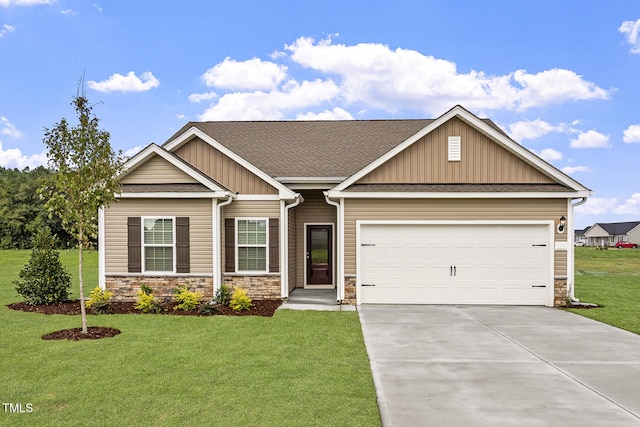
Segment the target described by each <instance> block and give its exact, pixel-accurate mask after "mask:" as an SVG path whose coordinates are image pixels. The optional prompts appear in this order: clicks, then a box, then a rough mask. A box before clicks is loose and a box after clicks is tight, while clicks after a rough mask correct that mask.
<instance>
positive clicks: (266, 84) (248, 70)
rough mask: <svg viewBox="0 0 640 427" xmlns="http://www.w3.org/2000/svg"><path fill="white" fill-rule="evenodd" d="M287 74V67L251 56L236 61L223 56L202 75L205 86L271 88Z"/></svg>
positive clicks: (251, 88)
mask: <svg viewBox="0 0 640 427" xmlns="http://www.w3.org/2000/svg"><path fill="white" fill-rule="evenodd" d="M286 76H287V67H285V66H284V65H278V64H276V63H273V62H268V61H262V60H260V59H258V58H253V59H250V60H248V61H243V62H238V61H235V60H233V59H230V58H228V57H227V58H225V59H224V61H222V63H220V64H217V65H215V66H214V67H213V68H210V69H208V70H207V71H206V72H205V73H204V74H203V75H202V79H203V80H204V82H205V84H206V85H207V86H214V87H224V88H226V89H232V90H272V89H275V88H277V87H278V85H279V84H280V83H281V82H282V81H283V80H284V79H285V77H286Z"/></svg>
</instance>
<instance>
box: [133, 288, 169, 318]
mask: <svg viewBox="0 0 640 427" xmlns="http://www.w3.org/2000/svg"><path fill="white" fill-rule="evenodd" d="M137 295H138V298H137V299H136V305H134V306H133V308H135V309H136V310H140V311H141V312H143V313H151V312H155V313H158V312H160V311H161V310H162V302H161V301H160V300H158V299H157V298H156V297H155V296H154V295H153V290H152V289H151V288H150V287H149V286H147V285H144V284H143V285H141V286H140V289H138V292H137Z"/></svg>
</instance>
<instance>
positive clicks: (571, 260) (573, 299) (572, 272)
mask: <svg viewBox="0 0 640 427" xmlns="http://www.w3.org/2000/svg"><path fill="white" fill-rule="evenodd" d="M586 201H587V198H586V197H583V198H582V199H581V200H580V201H579V202H577V203H574V204H572V205H571V209H570V210H569V215H570V218H569V219H570V222H569V223H570V224H571V230H572V231H573V230H574V226H573V210H574V209H575V207H576V206H580V205H583V204H585V202H586ZM567 237H568V236H567ZM567 240H568V239H567ZM570 247H571V256H570V257H567V262H568V263H569V264H570V268H568V270H569V271H568V273H569V274H568V277H569V278H570V280H571V283H569V299H570V300H571V302H580V300H579V299H578V298H576V296H575V288H576V287H575V280H576V279H575V246H574V242H572V243H571V246H570Z"/></svg>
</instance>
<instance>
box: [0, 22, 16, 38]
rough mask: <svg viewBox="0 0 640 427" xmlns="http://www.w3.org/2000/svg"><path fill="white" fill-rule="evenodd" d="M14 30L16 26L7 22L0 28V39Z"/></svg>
mask: <svg viewBox="0 0 640 427" xmlns="http://www.w3.org/2000/svg"><path fill="white" fill-rule="evenodd" d="M15 30H16V27H14V26H12V25H9V24H4V25H3V26H2V28H0V39H1V38H3V37H5V36H6V35H7V34H11V33H13V32H14V31H15Z"/></svg>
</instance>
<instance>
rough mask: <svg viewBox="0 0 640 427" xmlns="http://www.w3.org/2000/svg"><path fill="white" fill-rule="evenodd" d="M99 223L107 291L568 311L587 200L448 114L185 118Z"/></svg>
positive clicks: (565, 181) (508, 142)
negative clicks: (580, 206)
mask: <svg viewBox="0 0 640 427" xmlns="http://www.w3.org/2000/svg"><path fill="white" fill-rule="evenodd" d="M120 181H121V184H122V187H121V189H122V192H121V194H120V195H119V199H118V201H117V202H115V203H113V204H111V206H110V207H109V208H107V209H104V210H101V211H100V212H99V225H100V227H99V228H100V236H99V237H100V238H99V242H100V247H99V250H100V264H99V270H100V271H99V274H100V285H101V286H102V287H103V288H107V289H109V290H112V291H113V292H114V293H115V294H116V296H117V297H118V298H121V299H125V298H134V297H135V292H136V290H137V289H138V288H139V286H140V284H141V283H145V284H147V285H149V286H151V287H152V288H154V289H155V290H156V293H164V294H166V295H169V294H170V292H171V289H172V288H174V287H175V286H176V285H177V284H179V283H185V282H187V283H189V285H190V286H191V287H193V288H195V289H199V290H201V291H203V292H204V293H205V295H206V296H208V297H210V296H211V295H212V294H213V293H214V290H215V289H217V288H218V287H219V286H220V285H221V284H223V283H226V284H229V285H230V286H240V287H243V288H245V289H247V290H248V291H249V295H250V296H252V297H253V298H287V297H288V295H289V294H290V293H291V292H293V291H295V290H296V289H297V288H316V289H325V288H326V289H333V290H334V291H335V295H336V301H337V302H338V303H345V304H363V303H398V304H452V303H453V304H518V305H522V304H527V305H547V306H554V305H562V304H564V302H565V301H566V299H567V296H571V294H572V292H573V291H572V289H573V245H572V244H570V240H569V238H568V237H567V236H572V235H573V231H572V230H573V206H572V203H574V202H573V201H574V200H577V202H576V203H580V202H581V201H584V200H586V197H587V196H588V195H589V194H590V191H589V189H587V188H585V187H584V186H583V185H581V184H580V183H578V182H577V181H575V180H574V179H572V178H570V177H569V176H567V175H565V174H564V173H562V172H560V171H559V170H557V169H556V168H554V167H553V166H551V165H549V164H548V163H546V162H545V161H543V160H542V159H540V158H539V157H537V156H536V155H534V154H533V153H531V152H530V151H529V150H527V149H526V148H524V147H522V146H521V145H520V144H518V143H516V142H515V141H513V140H512V139H510V138H509V137H508V136H507V135H506V133H504V132H503V131H502V130H501V129H500V128H499V127H498V126H496V125H495V124H494V123H493V122H492V121H490V120H488V119H480V118H478V117H477V116H475V115H474V114H472V113H470V112H469V111H467V110H466V109H464V108H463V107H461V106H456V107H454V108H452V109H451V110H449V111H447V112H446V113H444V114H443V115H441V116H440V117H438V118H436V119H428V120H427V119H425V120H419V119H418V120H351V121H279V122H278V121H273V122H267V121H265V122H204V123H189V124H187V125H185V126H184V127H183V128H182V129H180V130H179V131H178V132H177V133H176V134H175V135H173V136H172V137H171V138H169V139H168V141H167V142H165V143H164V144H163V145H162V146H158V145H155V144H151V145H149V146H147V147H146V148H145V149H143V150H142V151H141V152H139V153H138V154H137V155H135V156H134V157H132V158H131V159H130V160H129V161H128V162H127V163H126V172H125V173H124V174H123V175H122V177H121V180H120Z"/></svg>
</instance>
